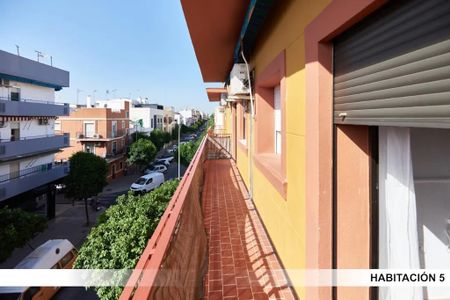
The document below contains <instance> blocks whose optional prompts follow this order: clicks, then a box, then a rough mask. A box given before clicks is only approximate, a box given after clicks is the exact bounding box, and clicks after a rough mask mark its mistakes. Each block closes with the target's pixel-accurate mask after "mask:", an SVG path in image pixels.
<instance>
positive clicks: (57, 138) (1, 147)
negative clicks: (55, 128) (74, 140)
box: [0, 133, 69, 161]
mask: <svg viewBox="0 0 450 300" xmlns="http://www.w3.org/2000/svg"><path fill="white" fill-rule="evenodd" d="M65 147H69V134H67V133H65V134H51V135H37V136H26V137H20V138H15V137H14V136H11V137H10V138H9V139H6V140H5V139H2V140H0V161H7V160H11V159H16V158H17V157H26V156H32V155H37V154H40V153H45V152H52V151H57V150H59V149H61V148H65Z"/></svg>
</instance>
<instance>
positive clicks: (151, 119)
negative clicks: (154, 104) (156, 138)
mask: <svg viewBox="0 0 450 300" xmlns="http://www.w3.org/2000/svg"><path fill="white" fill-rule="evenodd" d="M151 121H152V124H151V128H153V119H151Z"/></svg>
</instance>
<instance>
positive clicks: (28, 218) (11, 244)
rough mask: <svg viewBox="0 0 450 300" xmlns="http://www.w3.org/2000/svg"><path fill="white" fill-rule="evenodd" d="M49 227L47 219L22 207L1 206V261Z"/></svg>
mask: <svg viewBox="0 0 450 300" xmlns="http://www.w3.org/2000/svg"><path fill="white" fill-rule="evenodd" d="M46 228H47V219H46V218H45V217H43V216H40V215H36V214H33V213H30V212H27V211H24V210H21V209H20V208H8V207H3V208H0V241H2V246H1V247H0V262H2V261H4V260H6V259H7V258H8V257H9V256H10V255H11V253H12V252H13V250H14V249H15V248H16V247H22V246H24V245H25V244H26V243H27V242H28V240H30V239H31V238H33V235H34V234H35V233H37V232H42V231H44V230H45V229H46Z"/></svg>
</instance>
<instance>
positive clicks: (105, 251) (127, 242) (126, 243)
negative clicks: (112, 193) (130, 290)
mask: <svg viewBox="0 0 450 300" xmlns="http://www.w3.org/2000/svg"><path fill="white" fill-rule="evenodd" d="M178 183H179V182H178V180H171V181H166V182H165V183H164V184H163V185H162V186H160V187H158V188H156V189H155V190H154V191H153V192H150V193H147V194H145V195H141V196H137V195H133V194H132V193H129V194H128V195H122V196H120V197H118V198H117V203H116V204H114V205H112V206H111V207H109V208H108V209H107V210H106V211H105V212H104V213H103V214H102V215H101V216H100V217H99V223H98V224H97V226H95V227H94V228H92V230H91V232H90V233H89V235H88V236H87V238H86V241H85V242H84V244H83V245H82V247H81V248H80V251H79V252H78V257H77V259H76V261H75V265H74V268H76V269H133V268H134V267H135V266H136V263H137V261H138V260H139V257H140V256H141V254H142V251H144V248H145V246H146V245H147V242H148V240H149V239H150V237H151V236H152V234H153V232H154V230H155V228H156V226H157V225H158V223H159V220H160V218H161V216H162V214H163V213H164V211H165V209H166V207H167V204H168V203H169V201H170V199H171V198H172V195H173V193H174V192H175V190H176V188H177V186H178ZM122 289H123V287H97V288H96V292H97V295H98V296H99V297H100V299H102V300H109V299H119V297H120V294H121V292H122Z"/></svg>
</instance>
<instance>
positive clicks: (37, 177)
mask: <svg viewBox="0 0 450 300" xmlns="http://www.w3.org/2000/svg"><path fill="white" fill-rule="evenodd" d="M68 173H69V165H68V163H63V164H55V163H49V164H43V165H39V166H34V167H31V168H27V169H23V170H20V171H15V172H11V173H9V174H5V175H2V176H0V201H1V200H4V199H7V198H10V197H13V196H16V195H18V194H21V193H23V192H26V191H29V190H32V189H34V188H37V187H39V186H42V185H44V184H47V183H50V182H53V181H55V180H58V179H61V178H63V177H64V176H66V175H67V174H68Z"/></svg>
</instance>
